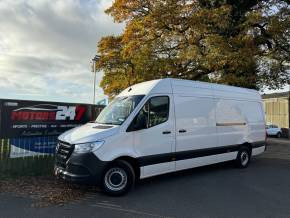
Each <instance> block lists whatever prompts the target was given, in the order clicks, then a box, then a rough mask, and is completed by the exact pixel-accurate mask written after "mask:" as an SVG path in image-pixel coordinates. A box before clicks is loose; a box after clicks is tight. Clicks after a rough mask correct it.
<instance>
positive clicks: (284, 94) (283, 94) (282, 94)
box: [262, 91, 290, 99]
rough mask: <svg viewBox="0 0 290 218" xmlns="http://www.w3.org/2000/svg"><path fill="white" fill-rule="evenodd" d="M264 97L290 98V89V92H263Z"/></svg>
mask: <svg viewBox="0 0 290 218" xmlns="http://www.w3.org/2000/svg"><path fill="white" fill-rule="evenodd" d="M262 98H263V99H268V98H290V91H288V92H276V93H271V94H263V95H262Z"/></svg>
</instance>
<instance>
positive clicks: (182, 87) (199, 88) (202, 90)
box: [119, 78, 261, 101]
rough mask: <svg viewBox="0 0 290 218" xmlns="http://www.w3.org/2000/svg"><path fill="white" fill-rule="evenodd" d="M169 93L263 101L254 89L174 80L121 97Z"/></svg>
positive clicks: (130, 90) (157, 82)
mask: <svg viewBox="0 0 290 218" xmlns="http://www.w3.org/2000/svg"><path fill="white" fill-rule="evenodd" d="M168 93H174V94H182V95H194V96H211V97H212V96H215V97H221V98H232V99H247V100H258V101H261V96H260V94H259V92H258V91H256V90H253V89H247V88H240V87H235V86H229V85H221V84H216V83H207V82H199V81H192V80H183V79H174V78H166V79H158V80H151V81H146V82H142V83H138V84H136V85H133V86H130V87H128V88H127V89H125V90H124V91H122V92H121V93H120V94H119V96H128V95H147V94H168ZM193 93H194V94H193Z"/></svg>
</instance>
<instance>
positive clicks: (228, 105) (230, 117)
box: [216, 99, 249, 146]
mask: <svg viewBox="0 0 290 218" xmlns="http://www.w3.org/2000/svg"><path fill="white" fill-rule="evenodd" d="M245 103H247V102H245ZM240 104H241V102H240V101H237V100H231V99H217V101H216V126H217V134H218V146H225V145H238V144H243V143H244V142H245V137H246V136H247V134H249V131H248V127H247V120H246V117H245V116H244V115H243V113H242V110H241V108H240V106H239V105H240Z"/></svg>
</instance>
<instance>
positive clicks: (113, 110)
mask: <svg viewBox="0 0 290 218" xmlns="http://www.w3.org/2000/svg"><path fill="white" fill-rule="evenodd" d="M143 97H144V95H132V96H124V97H117V98H115V99H114V100H113V101H112V102H111V103H110V104H109V105H108V106H107V107H105V108H104V109H103V110H102V112H101V113H100V114H99V116H98V117H97V119H96V122H97V123H100V124H112V125H121V124H122V123H123V122H124V121H125V120H126V119H127V117H128V116H129V115H130V114H131V113H132V111H133V110H134V109H135V108H136V107H137V105H138V104H139V102H140V101H141V100H142V98H143Z"/></svg>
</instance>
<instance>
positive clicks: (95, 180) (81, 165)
mask: <svg viewBox="0 0 290 218" xmlns="http://www.w3.org/2000/svg"><path fill="white" fill-rule="evenodd" d="M108 164H109V162H106V161H101V160H100V159H99V158H97V157H96V156H95V155H94V154H93V153H85V154H75V153H72V155H71V156H70V158H69V159H68V160H67V161H66V164H65V166H64V165H63V164H62V165H61V164H59V163H58V161H57V160H56V162H55V166H54V174H55V176H57V177H58V178H61V179H63V180H65V181H68V182H73V183H81V184H88V185H99V184H100V182H101V178H102V175H103V172H104V170H105V168H106V167H107V165H108Z"/></svg>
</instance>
